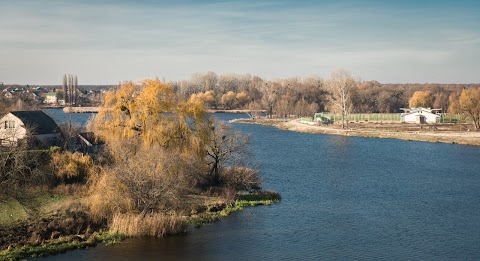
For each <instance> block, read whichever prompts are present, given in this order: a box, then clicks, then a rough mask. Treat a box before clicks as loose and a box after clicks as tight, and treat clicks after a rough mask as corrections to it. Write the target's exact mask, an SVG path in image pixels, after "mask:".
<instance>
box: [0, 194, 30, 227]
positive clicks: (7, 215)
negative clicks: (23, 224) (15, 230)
mask: <svg viewBox="0 0 480 261" xmlns="http://www.w3.org/2000/svg"><path fill="white" fill-rule="evenodd" d="M28 216H29V215H28V213H27V211H26V210H25V208H24V207H23V205H22V204H21V203H20V202H19V201H18V200H16V199H14V198H8V199H0V225H7V224H11V223H13V222H15V221H19V220H25V219H27V218H28Z"/></svg>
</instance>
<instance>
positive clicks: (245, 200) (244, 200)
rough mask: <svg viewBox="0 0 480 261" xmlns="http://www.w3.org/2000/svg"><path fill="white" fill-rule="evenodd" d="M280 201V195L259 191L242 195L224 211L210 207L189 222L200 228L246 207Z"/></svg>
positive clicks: (216, 207) (223, 209)
mask: <svg viewBox="0 0 480 261" xmlns="http://www.w3.org/2000/svg"><path fill="white" fill-rule="evenodd" d="M280 199H281V197H280V194H278V193H276V192H271V191H259V192H254V193H249V194H245V195H240V196H239V197H238V199H237V200H235V202H234V204H232V205H226V206H225V207H224V208H222V209H219V208H218V206H210V207H208V208H207V210H206V211H205V212H203V213H200V214H199V215H198V216H195V217H190V218H189V220H188V222H189V223H191V224H193V225H195V226H196V227H199V226H201V225H203V224H206V223H211V222H214V221H217V220H218V219H220V218H221V217H225V216H228V215H230V214H231V213H233V212H236V211H240V210H243V208H244V207H255V206H265V205H271V204H273V203H276V202H279V201H280Z"/></svg>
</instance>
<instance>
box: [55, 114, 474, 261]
mask: <svg viewBox="0 0 480 261" xmlns="http://www.w3.org/2000/svg"><path fill="white" fill-rule="evenodd" d="M47 113H48V112H47ZM49 114H51V113H49ZM215 116H216V117H219V118H221V119H224V120H228V119H231V118H236V117H238V116H239V115H229V114H216V115H215ZM52 117H53V115H52ZM54 119H55V120H57V121H58V119H56V118H55V117H54ZM234 127H235V128H236V129H238V130H241V131H242V132H244V133H250V134H251V135H252V137H253V141H254V145H253V148H252V149H253V152H254V155H255V157H256V160H257V161H258V162H259V164H260V166H261V176H262V179H263V187H264V188H265V189H269V190H274V191H277V192H279V193H280V194H281V195H282V201H281V202H280V203H278V204H274V205H271V206H260V207H254V208H246V209H245V210H244V211H241V212H237V213H234V214H233V215H231V216H229V217H227V218H224V219H222V220H221V221H219V222H216V223H214V224H210V225H207V226H204V227H202V228H200V229H195V230H193V231H191V232H190V233H189V234H187V235H184V236H170V237H166V238H160V239H154V238H136V239H129V240H126V241H125V242H123V243H121V244H117V245H113V246H98V247H96V248H92V249H87V250H78V251H73V252H68V253H66V254H60V255H56V256H51V257H48V258H46V259H48V260H130V259H138V260H161V259H168V260H170V259H172V260H292V259H301V260H319V259H327V260H329V259H362V260H363V259H417V260H425V259H427V260H432V259H433V260H439V259H441V260H444V259H455V260H478V259H480V247H479V246H480V218H479V217H480V204H479V203H480V147H473V146H463V145H452V144H443V143H427V142H417V141H403V140H394V139H374V138H361V137H345V136H335V135H319V134H317V135H315V134H304V133H296V132H290V131H283V130H279V129H276V128H274V127H268V126H260V125H249V124H234Z"/></svg>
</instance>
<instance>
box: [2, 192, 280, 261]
mask: <svg viewBox="0 0 480 261" xmlns="http://www.w3.org/2000/svg"><path fill="white" fill-rule="evenodd" d="M64 200H65V201H71V200H72V199H71V197H66V198H65V199H64ZM280 200H281V196H280V194H278V193H276V192H271V191H268V190H259V191H257V192H255V193H251V194H245V195H238V196H237V198H236V200H235V201H233V202H231V203H227V202H226V200H225V199H223V198H218V197H215V196H205V197H202V198H201V201H203V202H204V203H203V204H194V205H192V206H191V207H192V210H191V213H190V214H189V215H186V216H181V215H177V216H172V218H173V219H178V220H181V221H180V222H181V224H180V225H179V228H180V229H177V230H175V229H174V228H172V229H174V230H172V231H170V230H169V229H167V230H166V231H165V234H164V235H182V234H185V233H187V232H188V231H192V230H193V229H195V228H198V227H201V226H202V225H204V224H208V223H213V222H215V221H217V220H220V219H221V218H222V217H226V216H228V215H230V214H231V213H233V212H236V211H241V210H243V208H245V207H252V206H260V205H264V206H266V205H271V204H273V203H278V202H280ZM3 201H6V199H5V198H4V199H3ZM207 202H208V203H207ZM58 203H60V202H56V204H58ZM70 204H71V203H70ZM60 205H61V204H60ZM74 206H75V207H76V208H73V209H72V208H71V207H70V206H68V207H67V208H66V209H62V210H60V209H56V210H54V211H53V213H34V215H32V216H31V217H28V218H27V219H25V220H17V221H12V222H10V223H6V224H0V243H1V244H0V260H24V259H25V258H30V257H45V256H50V255H56V254H60V253H64V252H67V251H70V250H75V249H85V248H90V247H95V246H96V245H97V244H106V245H110V244H115V243H120V242H121V241H123V240H124V239H126V238H129V237H136V236H132V235H130V236H129V235H126V234H123V233H121V232H117V231H115V229H113V228H112V227H110V226H109V225H108V223H107V222H106V221H101V222H95V221H94V220H92V219H91V218H90V217H89V214H88V211H86V209H84V208H83V207H81V206H80V205H79V204H74ZM157 214H161V213H157ZM161 215H162V214H161Z"/></svg>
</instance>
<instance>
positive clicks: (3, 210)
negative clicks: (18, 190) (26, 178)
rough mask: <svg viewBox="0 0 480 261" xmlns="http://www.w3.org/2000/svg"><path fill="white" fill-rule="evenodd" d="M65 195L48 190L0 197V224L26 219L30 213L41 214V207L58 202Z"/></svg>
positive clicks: (63, 198)
mask: <svg viewBox="0 0 480 261" xmlns="http://www.w3.org/2000/svg"><path fill="white" fill-rule="evenodd" d="M66 198H67V196H64V195H59V194H52V193H48V192H42V193H33V194H25V195H23V196H20V197H16V198H13V197H3V198H0V226H1V225H9V224H12V223H14V222H17V221H22V220H26V219H27V218H29V217H31V216H32V215H41V214H42V212H43V209H45V208H47V207H48V206H52V205H55V204H58V203H59V202H61V201H63V200H65V199H66Z"/></svg>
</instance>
